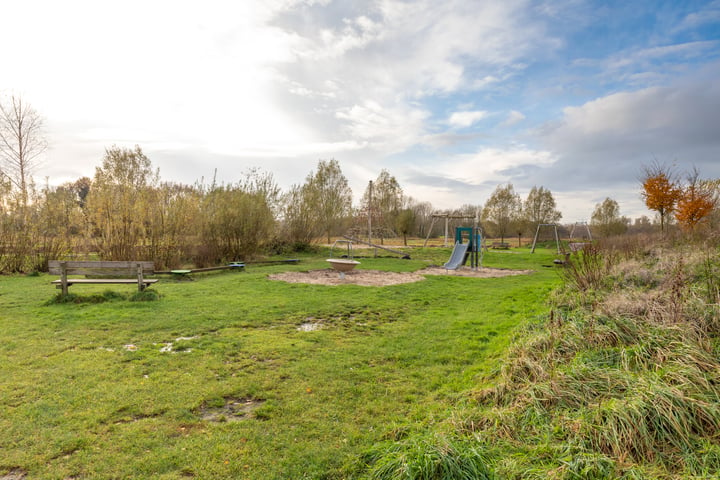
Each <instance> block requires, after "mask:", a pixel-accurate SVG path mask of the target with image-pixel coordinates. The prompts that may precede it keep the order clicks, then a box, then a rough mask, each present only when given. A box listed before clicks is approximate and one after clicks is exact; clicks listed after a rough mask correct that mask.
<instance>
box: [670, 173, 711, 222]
mask: <svg viewBox="0 0 720 480" xmlns="http://www.w3.org/2000/svg"><path fill="white" fill-rule="evenodd" d="M699 176H700V175H699V173H698V171H697V169H696V168H693V171H692V172H691V173H690V174H689V175H688V184H687V186H686V187H685V188H684V189H683V190H682V194H681V195H680V198H679V199H678V202H677V207H676V210H675V218H676V219H677V221H678V222H679V223H680V225H681V226H682V228H683V229H684V230H695V229H696V228H697V226H698V225H700V224H701V223H703V222H704V221H705V220H706V219H707V218H708V216H709V215H710V213H712V211H713V209H714V208H715V197H714V195H713V191H712V190H711V189H709V188H707V187H706V184H704V183H703V182H700V180H699Z"/></svg>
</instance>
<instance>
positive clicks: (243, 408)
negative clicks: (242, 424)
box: [200, 398, 265, 422]
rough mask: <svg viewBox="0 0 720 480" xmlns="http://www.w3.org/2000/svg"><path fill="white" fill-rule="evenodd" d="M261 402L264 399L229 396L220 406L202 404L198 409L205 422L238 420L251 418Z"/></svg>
mask: <svg viewBox="0 0 720 480" xmlns="http://www.w3.org/2000/svg"><path fill="white" fill-rule="evenodd" d="M263 403H265V401H264V400H257V399H252V398H246V399H235V398H230V399H227V400H226V402H225V405H222V406H215V407H212V406H204V407H203V408H201V409H200V418H202V419H203V420H205V421H206V422H239V421H242V420H247V419H248V418H252V413H253V412H254V411H255V410H256V409H257V408H258V407H260V406H261V405H262V404H263Z"/></svg>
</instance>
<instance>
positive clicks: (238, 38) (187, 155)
mask: <svg viewBox="0 0 720 480" xmlns="http://www.w3.org/2000/svg"><path fill="white" fill-rule="evenodd" d="M2 11H3V18H4V20H5V21H4V22H3V27H2V28H0V45H2V50H1V51H2V60H3V62H2V63H3V66H2V75H0V94H3V95H5V96H7V95H10V94H15V95H20V96H22V98H23V99H24V100H25V101H26V102H27V103H29V104H31V105H32V107H33V108H34V109H35V110H36V111H37V112H38V113H39V114H40V115H41V116H42V117H43V118H44V124H45V135H46V138H47V141H48V145H49V147H48V150H47V151H46V153H45V156H44V159H43V163H42V165H41V166H40V167H39V168H37V170H36V172H35V177H36V179H37V180H40V181H42V182H44V181H45V179H47V180H48V181H49V183H50V184H54V185H57V184H61V183H63V182H66V181H74V180H76V179H77V178H80V177H82V176H89V177H92V176H93V175H94V172H95V168H96V167H98V166H100V165H101V163H102V159H103V155H104V153H105V149H106V148H109V147H112V146H118V147H128V148H133V147H134V146H135V145H139V146H140V147H141V148H142V150H143V152H144V153H145V154H146V155H147V156H148V157H149V158H150V160H151V161H152V163H153V165H154V166H155V167H157V168H159V170H160V176H161V178H162V180H164V181H172V182H180V183H187V184H193V183H195V182H199V181H204V182H205V183H209V181H210V180H211V179H212V178H213V177H214V176H215V177H216V178H217V181H218V182H222V183H234V182H237V181H239V180H241V179H242V178H243V175H244V174H245V173H246V172H247V171H248V170H249V169H252V168H259V169H261V170H263V171H266V172H270V173H272V175H273V177H274V179H275V181H276V182H277V183H278V185H279V186H280V187H281V188H282V189H283V190H287V189H288V188H289V187H290V186H292V185H294V184H302V183H303V182H304V181H305V178H306V177H307V176H308V174H309V173H311V172H312V171H313V170H314V169H316V168H317V164H318V161H319V160H328V159H336V160H337V161H338V162H339V164H340V166H341V168H342V171H343V173H344V174H345V176H346V177H347V178H348V181H349V183H350V186H351V188H352V190H353V193H354V197H355V199H356V201H357V200H358V199H359V198H360V197H361V196H362V194H363V192H364V191H365V188H366V187H367V185H368V182H369V181H370V180H374V179H376V178H377V177H378V175H379V174H380V172H381V170H382V169H386V170H387V171H388V172H389V173H390V174H391V175H393V176H394V177H395V178H396V179H397V180H398V182H399V183H400V186H401V187H402V188H403V191H404V193H405V194H406V195H408V196H411V197H413V198H414V199H415V200H417V201H428V202H431V203H432V204H433V206H434V207H435V208H437V209H450V208H458V207H460V206H461V205H464V204H472V205H482V204H484V203H485V202H486V201H487V199H488V198H489V197H490V195H491V194H492V192H493V190H494V189H495V188H496V187H497V186H498V185H504V184H506V183H508V182H509V183H512V185H513V186H514V188H515V191H516V192H517V193H518V194H520V196H521V197H522V198H523V199H524V198H525V197H526V196H527V193H528V192H529V190H530V189H531V188H532V187H533V186H543V187H545V188H547V189H549V190H551V192H552V193H553V195H554V197H555V199H556V201H557V205H558V209H559V210H560V211H561V212H562V213H563V219H562V222H564V223H572V222H583V221H589V220H590V216H591V214H592V211H593V209H594V208H595V206H596V205H597V204H598V203H600V202H602V201H603V200H604V199H605V198H607V197H610V198H612V199H614V200H616V201H617V202H618V204H619V206H620V213H621V214H622V215H625V216H628V217H630V218H635V217H639V216H641V215H648V216H650V217H652V215H653V213H652V212H650V211H648V210H647V209H646V208H645V206H644V204H643V202H642V200H641V198H640V182H639V178H640V176H641V174H642V169H643V166H647V165H650V164H653V163H659V164H664V165H667V166H670V167H672V168H674V169H676V170H677V171H678V173H681V174H682V173H684V172H687V171H690V170H691V169H693V168H696V169H697V170H698V171H699V172H700V176H701V178H720V81H718V78H720V1H718V0H705V1H693V0H689V1H680V0H670V1H664V0H647V1H646V0H632V1H627V0H619V1H615V0H609V1H593V0H587V1H586V0H547V1H529V0H492V1H483V0H443V1H437V0H406V1H401V0H342V1H337V0H336V1H333V0H239V1H238V0H236V1H220V0H204V1H203V2H197V1H193V2H190V1H185V0H174V1H165V0H141V1H138V0H123V1H122V2H121V1H115V0H108V1H102V2H98V1H94V0H88V1H85V0H66V1H63V2H57V1H50V0H47V1H43V0H23V1H22V2H20V1H10V0H4V1H3V7H2Z"/></svg>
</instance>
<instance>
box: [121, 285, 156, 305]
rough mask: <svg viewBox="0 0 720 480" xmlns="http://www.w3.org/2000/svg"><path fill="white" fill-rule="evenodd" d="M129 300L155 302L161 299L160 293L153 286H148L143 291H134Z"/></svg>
mask: <svg viewBox="0 0 720 480" xmlns="http://www.w3.org/2000/svg"><path fill="white" fill-rule="evenodd" d="M128 300H130V301H131V302H154V301H156V300H160V294H159V293H158V292H157V291H156V290H154V289H152V288H146V289H145V290H143V291H142V292H135V293H133V294H132V295H130V297H129V298H128Z"/></svg>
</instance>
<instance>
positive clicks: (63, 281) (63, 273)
mask: <svg viewBox="0 0 720 480" xmlns="http://www.w3.org/2000/svg"><path fill="white" fill-rule="evenodd" d="M60 286H61V288H62V294H63V295H67V294H68V283H67V263H66V262H60Z"/></svg>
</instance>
